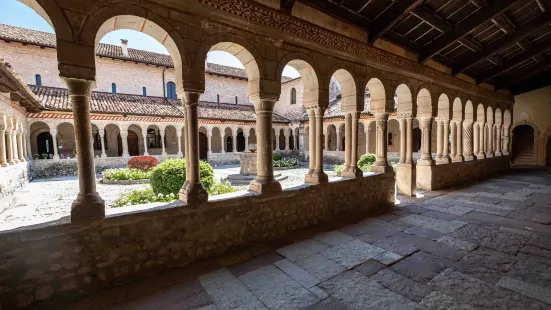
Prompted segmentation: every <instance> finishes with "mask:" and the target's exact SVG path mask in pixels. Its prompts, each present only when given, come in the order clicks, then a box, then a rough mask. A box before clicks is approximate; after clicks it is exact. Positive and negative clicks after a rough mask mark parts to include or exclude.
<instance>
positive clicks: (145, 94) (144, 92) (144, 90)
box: [142, 87, 147, 96]
mask: <svg viewBox="0 0 551 310" xmlns="http://www.w3.org/2000/svg"><path fill="white" fill-rule="evenodd" d="M142 95H144V96H147V88H145V87H142Z"/></svg>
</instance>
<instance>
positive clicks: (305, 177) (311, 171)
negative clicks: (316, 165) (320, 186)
mask: <svg viewBox="0 0 551 310" xmlns="http://www.w3.org/2000/svg"><path fill="white" fill-rule="evenodd" d="M312 173H314V169H308V172H306V174H305V175H304V182H305V183H308V182H307V180H308V178H311V177H312Z"/></svg>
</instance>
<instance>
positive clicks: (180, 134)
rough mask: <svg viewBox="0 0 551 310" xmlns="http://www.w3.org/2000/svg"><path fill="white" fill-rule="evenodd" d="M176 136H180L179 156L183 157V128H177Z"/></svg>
mask: <svg viewBox="0 0 551 310" xmlns="http://www.w3.org/2000/svg"><path fill="white" fill-rule="evenodd" d="M176 137H178V157H179V158H182V156H183V155H184V154H183V153H182V130H181V129H180V130H178V129H176Z"/></svg>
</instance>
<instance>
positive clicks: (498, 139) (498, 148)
mask: <svg viewBox="0 0 551 310" xmlns="http://www.w3.org/2000/svg"><path fill="white" fill-rule="evenodd" d="M502 128H503V125H501V124H500V125H496V135H497V137H496V138H495V140H496V156H502V155H503V152H502V151H501V131H502Z"/></svg>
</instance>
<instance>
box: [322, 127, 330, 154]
mask: <svg viewBox="0 0 551 310" xmlns="http://www.w3.org/2000/svg"><path fill="white" fill-rule="evenodd" d="M324 135H325V143H324V144H323V146H324V148H323V149H325V150H326V151H329V130H328V129H327V128H325V131H324Z"/></svg>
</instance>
